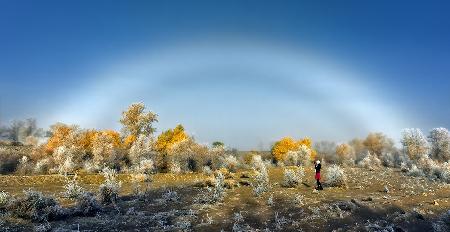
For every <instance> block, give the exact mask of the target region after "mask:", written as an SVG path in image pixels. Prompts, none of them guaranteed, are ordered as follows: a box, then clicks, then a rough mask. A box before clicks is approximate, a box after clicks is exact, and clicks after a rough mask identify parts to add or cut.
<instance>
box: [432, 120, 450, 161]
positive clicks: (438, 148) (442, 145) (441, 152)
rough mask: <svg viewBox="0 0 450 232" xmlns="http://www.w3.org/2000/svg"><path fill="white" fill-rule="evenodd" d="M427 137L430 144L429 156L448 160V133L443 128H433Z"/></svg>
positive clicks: (449, 141) (449, 157)
mask: <svg viewBox="0 0 450 232" xmlns="http://www.w3.org/2000/svg"><path fill="white" fill-rule="evenodd" d="M428 139H429V141H430V144H431V149H430V157H431V158H433V159H435V160H438V161H442V162H446V161H450V133H449V132H448V130H447V129H445V128H442V127H440V128H434V129H433V130H431V132H430V135H429V136H428Z"/></svg>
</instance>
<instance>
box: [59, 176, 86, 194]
mask: <svg viewBox="0 0 450 232" xmlns="http://www.w3.org/2000/svg"><path fill="white" fill-rule="evenodd" d="M77 178H78V176H77V175H76V174H75V176H74V177H73V178H72V179H69V177H68V176H67V175H66V176H65V182H66V184H65V185H64V190H65V191H64V192H63V196H64V197H66V198H69V199H78V198H79V197H80V196H81V195H82V194H83V193H84V189H83V188H82V187H81V186H80V185H79V184H78V180H77Z"/></svg>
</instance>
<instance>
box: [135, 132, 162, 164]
mask: <svg viewBox="0 0 450 232" xmlns="http://www.w3.org/2000/svg"><path fill="white" fill-rule="evenodd" d="M128 154H129V155H128V157H129V159H130V161H131V163H132V164H133V165H139V164H140V162H141V161H142V160H148V159H152V158H154V157H155V156H156V151H154V141H153V139H152V138H151V137H150V138H149V137H148V136H145V135H140V136H139V137H138V139H137V140H136V141H135V142H134V143H133V145H132V146H131V148H130V150H129V152H128Z"/></svg>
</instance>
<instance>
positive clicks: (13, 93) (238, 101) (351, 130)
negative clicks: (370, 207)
mask: <svg viewBox="0 0 450 232" xmlns="http://www.w3.org/2000/svg"><path fill="white" fill-rule="evenodd" d="M448 12H450V4H449V3H448V1H250V0H246V1H95V0H90V1H21V0H17V1H8V0H0V80H1V82H0V91H1V92H0V123H1V124H7V123H8V122H9V121H11V120H13V119H25V118H28V117H35V118H36V119H37V120H38V123H39V124H40V126H42V127H48V126H49V125H50V124H52V123H54V122H57V121H60V122H65V123H69V124H79V125H80V126H81V127H84V128H99V129H101V128H113V129H119V128H120V125H119V123H118V120H119V118H120V113H121V111H122V110H123V109H125V108H126V106H127V105H129V104H130V103H132V102H138V101H142V102H144V103H145V104H146V105H147V107H148V108H149V109H151V110H152V111H154V112H156V113H158V114H159V121H160V122H159V123H158V124H157V125H156V126H157V128H158V133H159V132H161V130H164V129H167V128H170V127H174V126H175V125H176V124H177V123H182V124H183V125H184V126H185V128H186V129H187V131H188V132H190V133H191V134H192V135H194V136H195V137H196V139H197V140H199V141H200V142H204V143H208V142H212V141H214V140H221V141H224V142H225V143H226V144H227V145H229V146H230V147H237V148H240V149H252V148H255V149H258V148H267V147H268V146H269V144H270V143H272V142H273V141H274V140H276V139H278V138H280V137H282V136H286V135H290V136H293V137H297V138H298V137H303V136H310V137H312V138H313V139H314V140H334V141H337V142H340V141H346V140H349V139H351V138H353V137H357V136H359V137H362V136H365V135H366V134H367V133H368V132H369V131H382V132H385V133H386V134H388V135H389V136H391V137H393V138H395V139H398V137H399V136H400V130H401V129H402V128H404V127H419V128H422V129H423V130H424V131H428V130H429V129H431V128H433V127H440V126H443V127H447V128H449V127H450V107H449V102H450V91H449V90H450V80H449V73H450V14H449V13H448Z"/></svg>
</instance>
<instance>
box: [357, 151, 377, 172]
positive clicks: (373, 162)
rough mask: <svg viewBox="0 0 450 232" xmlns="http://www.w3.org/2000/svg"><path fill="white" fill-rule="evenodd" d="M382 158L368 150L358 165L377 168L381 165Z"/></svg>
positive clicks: (370, 168)
mask: <svg viewBox="0 0 450 232" xmlns="http://www.w3.org/2000/svg"><path fill="white" fill-rule="evenodd" d="M381 164H382V163H381V160H380V159H379V158H378V157H377V156H376V155H375V154H371V153H370V152H369V151H368V152H367V155H366V157H364V159H362V160H361V161H359V163H358V166H360V167H363V168H367V169H369V170H375V169H378V168H380V167H381Z"/></svg>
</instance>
